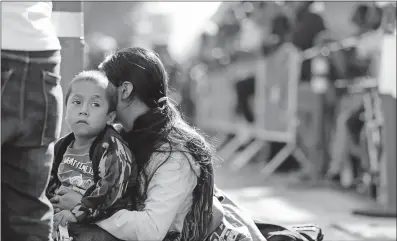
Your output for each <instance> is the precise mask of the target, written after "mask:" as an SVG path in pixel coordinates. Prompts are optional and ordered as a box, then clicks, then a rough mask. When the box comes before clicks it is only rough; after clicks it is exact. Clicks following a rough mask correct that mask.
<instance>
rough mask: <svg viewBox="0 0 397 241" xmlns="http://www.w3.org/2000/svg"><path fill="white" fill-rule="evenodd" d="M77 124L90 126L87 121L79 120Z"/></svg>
mask: <svg viewBox="0 0 397 241" xmlns="http://www.w3.org/2000/svg"><path fill="white" fill-rule="evenodd" d="M76 124H88V122H87V121H85V120H79V121H77V122H76Z"/></svg>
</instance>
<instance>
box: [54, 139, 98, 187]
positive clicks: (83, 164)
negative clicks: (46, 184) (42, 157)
mask: <svg viewBox="0 0 397 241" xmlns="http://www.w3.org/2000/svg"><path fill="white" fill-rule="evenodd" d="M72 146H73V143H71V144H70V146H68V148H67V149H66V152H65V154H64V155H63V159H62V162H61V164H60V165H59V168H58V179H59V180H60V181H61V183H62V186H66V187H70V188H72V189H73V190H75V191H77V192H79V193H81V194H84V192H85V191H86V190H87V189H88V188H89V187H91V186H92V185H94V172H93V169H92V163H91V160H90V155H89V150H90V145H89V146H87V147H84V148H81V149H75V148H72Z"/></svg>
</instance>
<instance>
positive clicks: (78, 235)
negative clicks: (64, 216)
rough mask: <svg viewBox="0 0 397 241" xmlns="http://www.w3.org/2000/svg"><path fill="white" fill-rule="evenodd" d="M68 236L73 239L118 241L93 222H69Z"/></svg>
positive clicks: (75, 240) (82, 240)
mask: <svg viewBox="0 0 397 241" xmlns="http://www.w3.org/2000/svg"><path fill="white" fill-rule="evenodd" d="M68 231H69V236H70V237H73V241H120V239H118V238H116V237H114V236H113V235H111V234H110V233H108V232H106V231H105V230H103V229H101V228H100V227H98V226H97V225H95V224H77V223H71V224H69V228H68Z"/></svg>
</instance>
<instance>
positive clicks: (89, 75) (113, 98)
mask: <svg viewBox="0 0 397 241" xmlns="http://www.w3.org/2000/svg"><path fill="white" fill-rule="evenodd" d="M77 81H91V82H93V83H96V84H98V85H99V86H103V87H104V89H105V92H106V98H107V100H108V102H109V111H108V112H109V113H110V112H113V111H116V106H117V90H116V87H115V86H114V85H113V84H112V83H110V82H109V80H108V78H107V77H106V75H105V74H103V73H102V72H100V71H98V70H87V71H82V72H80V73H78V74H77V75H76V76H75V77H74V78H73V79H72V81H71V82H70V84H69V88H68V91H67V92H66V96H65V106H66V105H67V103H68V99H69V97H70V94H71V92H72V85H73V84H74V83H75V82H77Z"/></svg>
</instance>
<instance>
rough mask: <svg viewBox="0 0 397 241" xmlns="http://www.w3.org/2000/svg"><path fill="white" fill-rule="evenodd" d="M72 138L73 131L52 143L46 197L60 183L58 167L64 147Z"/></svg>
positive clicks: (50, 194)
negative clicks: (51, 158)
mask: <svg viewBox="0 0 397 241" xmlns="http://www.w3.org/2000/svg"><path fill="white" fill-rule="evenodd" d="M73 140H74V135H73V133H70V134H68V135H66V136H64V137H62V138H61V139H59V140H58V141H57V142H56V143H55V145H54V159H53V160H54V161H53V163H52V168H51V177H50V181H49V183H48V187H47V190H46V195H47V197H48V198H51V197H52V196H53V195H54V193H53V192H54V191H55V189H56V188H58V186H59V185H60V181H59V179H58V168H59V165H60V164H61V162H62V159H63V155H64V154H65V152H66V149H67V148H68V146H69V145H70V144H71V143H72V141H73Z"/></svg>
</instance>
